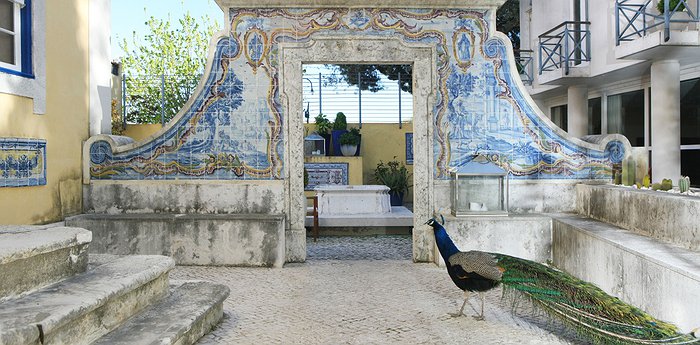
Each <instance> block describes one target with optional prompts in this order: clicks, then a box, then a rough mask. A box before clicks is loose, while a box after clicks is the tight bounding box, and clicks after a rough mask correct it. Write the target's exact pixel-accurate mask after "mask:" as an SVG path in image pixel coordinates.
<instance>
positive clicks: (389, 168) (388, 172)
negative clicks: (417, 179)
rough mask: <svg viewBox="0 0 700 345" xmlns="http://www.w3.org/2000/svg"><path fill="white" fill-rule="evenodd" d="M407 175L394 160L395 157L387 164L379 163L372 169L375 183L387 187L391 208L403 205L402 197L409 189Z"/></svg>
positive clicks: (399, 163)
mask: <svg viewBox="0 0 700 345" xmlns="http://www.w3.org/2000/svg"><path fill="white" fill-rule="evenodd" d="M409 175H410V174H409V173H408V169H406V166H405V165H403V163H401V162H399V161H398V160H396V156H394V160H391V161H389V162H387V163H384V162H383V161H379V164H377V167H376V168H375V169H374V180H375V181H376V183H378V184H383V185H385V186H387V187H389V196H390V198H391V206H401V205H403V197H404V195H405V194H406V192H408V188H410V187H411V184H410V183H409Z"/></svg>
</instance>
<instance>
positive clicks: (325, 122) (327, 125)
mask: <svg viewBox="0 0 700 345" xmlns="http://www.w3.org/2000/svg"><path fill="white" fill-rule="evenodd" d="M314 122H315V123H316V133H318V135H320V136H322V137H323V139H325V140H326V155H327V156H330V155H331V153H330V150H329V149H330V144H331V135H330V134H329V132H330V130H331V128H332V127H333V124H332V123H331V121H330V120H329V119H328V118H327V117H326V115H324V114H318V115H316V117H314Z"/></svg>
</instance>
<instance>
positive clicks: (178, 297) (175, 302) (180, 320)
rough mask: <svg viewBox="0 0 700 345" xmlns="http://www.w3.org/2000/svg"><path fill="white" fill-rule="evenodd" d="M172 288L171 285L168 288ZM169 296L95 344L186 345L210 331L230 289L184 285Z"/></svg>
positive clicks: (206, 284) (216, 320)
mask: <svg viewBox="0 0 700 345" xmlns="http://www.w3.org/2000/svg"><path fill="white" fill-rule="evenodd" d="M171 287H173V285H171ZM171 290H172V293H171V294H170V296H168V297H167V298H166V299H164V300H163V301H161V302H159V303H157V304H154V305H152V306H150V307H148V308H147V309H145V310H144V311H143V312H141V313H140V314H139V315H137V316H134V317H133V318H131V319H129V321H127V322H126V323H125V324H123V325H122V326H120V327H119V328H117V329H116V330H114V331H112V332H111V333H109V334H107V335H105V336H104V337H102V338H100V339H99V340H98V341H97V342H95V343H94V345H98V344H99V345H140V344H143V345H146V344H158V345H169V344H178V345H188V344H194V343H195V342H196V341H197V340H198V339H199V338H201V337H202V336H203V335H204V334H206V333H207V332H208V331H209V330H210V329H212V328H213V327H214V326H215V325H216V324H217V323H218V322H219V320H220V319H221V317H222V315H223V302H224V300H225V299H226V297H228V294H229V289H228V287H226V286H225V285H219V284H213V283H209V282H184V283H182V284H181V285H177V286H175V287H174V288H171Z"/></svg>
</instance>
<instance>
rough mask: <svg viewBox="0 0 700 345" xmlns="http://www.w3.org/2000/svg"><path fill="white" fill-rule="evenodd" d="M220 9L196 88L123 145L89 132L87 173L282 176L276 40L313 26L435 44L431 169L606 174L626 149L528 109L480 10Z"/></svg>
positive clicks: (544, 175) (318, 31)
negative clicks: (152, 129) (225, 19)
mask: <svg viewBox="0 0 700 345" xmlns="http://www.w3.org/2000/svg"><path fill="white" fill-rule="evenodd" d="M229 18H230V20H231V21H230V23H229V24H230V35H229V36H228V37H225V38H222V39H220V40H219V41H218V43H217V48H216V54H215V56H214V61H213V64H212V70H211V71H210V74H209V76H208V78H207V80H206V83H205V87H204V90H202V92H201V93H200V94H198V95H196V96H195V101H194V104H193V105H192V106H191V107H190V108H189V109H187V110H186V112H185V114H184V116H182V117H180V118H178V119H177V120H175V123H173V124H171V125H169V130H167V131H166V132H165V133H163V134H162V135H160V136H159V137H157V138H155V139H154V140H152V141H151V142H149V143H146V144H144V145H142V146H140V147H137V148H134V149H132V150H128V151H126V152H122V153H118V154H113V153H112V151H111V149H110V146H109V145H108V144H107V142H105V141H96V142H95V143H93V145H92V147H91V148H90V175H91V178H92V179H118V180H124V179H126V180H131V179H281V178H284V176H283V174H282V171H283V170H282V167H283V165H284V164H285V161H284V156H283V140H284V139H285V138H284V137H283V133H284V131H283V128H282V123H283V117H284V116H285V114H284V109H283V107H282V103H281V101H280V96H279V92H280V90H279V80H280V78H281V76H280V70H279V67H280V60H279V55H278V54H279V49H278V45H279V43H281V42H307V41H309V40H311V39H313V38H314V37H315V36H322V35H333V36H338V37H352V38H354V39H359V40H361V39H363V38H369V37H377V36H380V37H396V38H399V39H402V40H404V41H405V42H409V43H411V42H421V43H426V44H431V45H434V46H435V48H436V52H437V59H436V63H437V66H436V70H437V72H438V81H437V82H438V85H437V86H438V89H437V90H436V95H437V100H436V103H435V108H434V109H433V111H432V114H433V116H434V118H433V119H431V121H432V123H433V124H434V130H433V133H434V137H433V148H434V157H435V161H434V174H435V176H436V177H437V178H446V177H447V176H448V174H447V172H448V170H449V169H450V168H452V167H459V166H461V165H464V164H466V163H467V162H469V161H470V160H471V157H473V156H474V155H475V154H481V155H483V156H486V157H488V159H489V160H491V161H492V162H494V163H495V164H497V165H499V166H501V167H502V168H504V169H506V170H508V171H510V172H511V174H512V176H513V177H514V178H524V179H596V178H603V179H609V178H610V176H611V165H612V163H615V162H616V160H617V159H618V158H619V157H622V156H624V145H623V144H622V143H621V142H619V141H612V142H611V143H610V145H609V147H608V148H609V149H606V150H592V149H590V148H587V147H584V146H581V145H578V144H576V143H574V142H572V141H570V140H568V139H567V138H565V137H564V136H563V135H562V134H561V133H562V132H560V131H557V130H554V129H553V128H552V127H551V126H553V124H551V122H549V121H546V120H544V119H542V118H540V117H539V116H538V115H537V113H536V111H535V110H534V109H533V108H532V107H531V106H530V105H529V104H528V102H527V101H526V99H525V93H524V91H523V90H521V89H519V88H518V84H517V83H516V82H515V80H514V79H513V77H512V76H511V71H510V64H508V63H507V61H504V59H505V58H506V44H510V43H509V42H503V41H502V40H501V39H499V38H495V37H491V36H490V34H489V28H488V22H487V20H486V18H488V14H487V13H485V12H483V11H470V10H448V9H433V10H430V9H405V10H400V9H361V8H353V9H342V8H330V9H231V10H230V13H229ZM300 82H301V81H300ZM610 149H616V150H618V151H620V150H621V155H622V156H620V154H617V155H616V154H614V152H613V151H612V150H610ZM620 160H621V158H620Z"/></svg>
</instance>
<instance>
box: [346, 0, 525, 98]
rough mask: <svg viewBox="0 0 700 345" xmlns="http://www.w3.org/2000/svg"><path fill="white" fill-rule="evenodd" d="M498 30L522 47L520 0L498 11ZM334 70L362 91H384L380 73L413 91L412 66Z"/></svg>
mask: <svg viewBox="0 0 700 345" xmlns="http://www.w3.org/2000/svg"><path fill="white" fill-rule="evenodd" d="M496 30H498V31H500V32H503V33H504V34H506V36H508V38H510V40H511V43H512V44H513V49H518V48H519V47H520V0H508V1H506V2H505V3H504V4H503V6H501V8H499V9H498V11H497V12H496ZM332 68H334V69H335V72H336V73H339V74H340V75H342V76H343V78H344V80H345V81H346V82H347V83H348V84H350V85H355V86H360V89H362V91H367V90H369V91H371V92H377V91H379V90H382V89H383V86H382V85H381V82H380V81H381V76H380V73H381V74H384V75H385V76H387V77H388V78H389V80H393V81H397V80H398V78H399V75H400V76H401V90H403V91H406V92H412V91H413V90H412V89H411V87H412V84H413V83H412V73H413V70H412V66H411V65H332ZM399 73H400V74H399ZM359 80H361V81H362V83H360V82H359Z"/></svg>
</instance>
